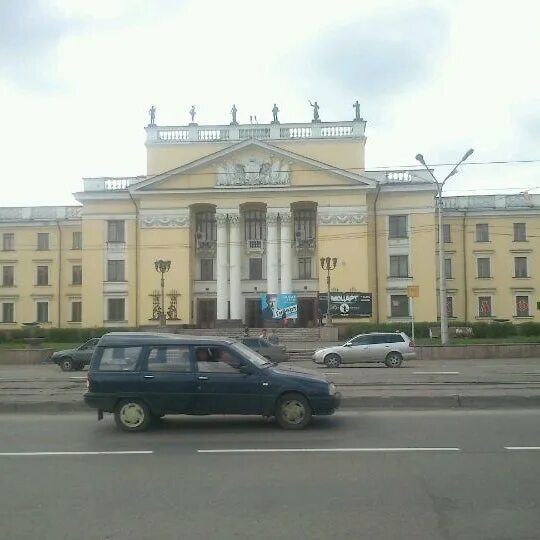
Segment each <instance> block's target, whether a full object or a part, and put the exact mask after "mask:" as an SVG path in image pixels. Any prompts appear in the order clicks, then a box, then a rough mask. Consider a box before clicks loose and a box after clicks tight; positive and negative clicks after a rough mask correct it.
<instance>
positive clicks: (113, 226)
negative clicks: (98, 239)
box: [107, 220, 126, 242]
mask: <svg viewBox="0 0 540 540" xmlns="http://www.w3.org/2000/svg"><path fill="white" fill-rule="evenodd" d="M125 238H126V237H125V222H124V221H119V220H111V221H107V241H109V242H125Z"/></svg>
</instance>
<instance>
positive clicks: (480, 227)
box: [476, 223, 489, 242]
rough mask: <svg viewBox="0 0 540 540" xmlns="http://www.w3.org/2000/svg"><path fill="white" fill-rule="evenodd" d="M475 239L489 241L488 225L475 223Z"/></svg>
mask: <svg viewBox="0 0 540 540" xmlns="http://www.w3.org/2000/svg"><path fill="white" fill-rule="evenodd" d="M476 241H477V242H489V225H488V224H487V223H477V224H476Z"/></svg>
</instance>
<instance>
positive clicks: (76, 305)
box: [71, 300, 82, 322]
mask: <svg viewBox="0 0 540 540" xmlns="http://www.w3.org/2000/svg"><path fill="white" fill-rule="evenodd" d="M81 321H82V302H81V301H79V300H78V301H77V302H71V322H81Z"/></svg>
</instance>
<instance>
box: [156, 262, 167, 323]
mask: <svg viewBox="0 0 540 540" xmlns="http://www.w3.org/2000/svg"><path fill="white" fill-rule="evenodd" d="M154 267H155V269H156V272H159V273H160V274H161V312H160V314H159V323H160V326H161V327H163V328H165V326H166V315H165V274H166V273H167V272H168V271H169V270H170V269H171V261H163V260H161V259H159V261H155V262H154Z"/></svg>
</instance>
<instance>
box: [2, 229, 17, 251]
mask: <svg viewBox="0 0 540 540" xmlns="http://www.w3.org/2000/svg"><path fill="white" fill-rule="evenodd" d="M8 238H10V241H6V240H7V239H8ZM8 244H9V245H8ZM10 246H11V247H10ZM2 251H15V233H13V232H5V233H2Z"/></svg>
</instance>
